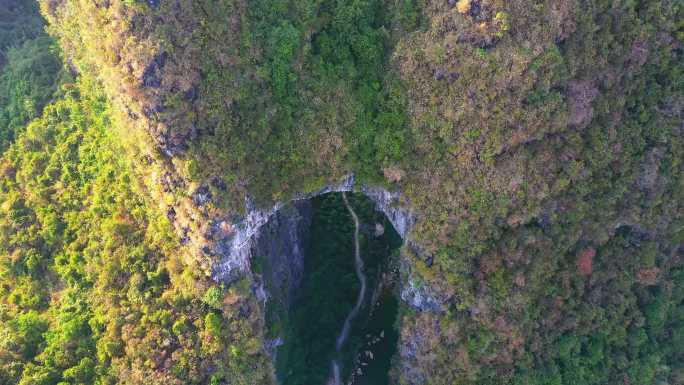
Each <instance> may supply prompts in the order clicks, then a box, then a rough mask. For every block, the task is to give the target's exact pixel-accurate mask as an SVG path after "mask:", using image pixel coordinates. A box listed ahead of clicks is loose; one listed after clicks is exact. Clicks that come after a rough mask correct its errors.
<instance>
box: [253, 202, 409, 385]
mask: <svg viewBox="0 0 684 385" xmlns="http://www.w3.org/2000/svg"><path fill="white" fill-rule="evenodd" d="M355 217H356V221H355ZM357 229H358V232H357ZM356 240H358V251H357V250H356V243H355V241H356ZM401 245H402V239H401V237H400V236H399V234H398V233H397V231H396V230H395V229H394V227H393V226H392V224H391V223H390V221H389V220H388V218H387V217H386V216H385V214H383V213H382V212H381V211H379V210H378V209H377V208H376V205H375V203H374V202H373V201H372V200H370V199H369V198H368V197H366V196H365V195H364V194H360V193H327V194H324V195H320V196H317V197H314V198H311V199H308V200H302V201H296V202H294V203H291V204H289V205H287V206H286V207H284V208H282V209H281V210H279V212H278V213H277V214H276V215H275V216H274V218H272V219H271V220H270V221H269V223H268V224H267V226H266V228H265V229H264V230H263V231H262V234H261V235H260V236H259V237H258V239H257V242H256V243H255V249H254V250H253V255H254V260H253V263H252V270H253V272H254V274H255V276H257V277H258V279H260V280H261V281H262V283H263V287H264V288H265V291H266V292H267V293H268V294H267V295H266V298H267V300H266V301H265V314H266V334H267V340H268V341H271V353H272V355H273V358H274V359H275V365H276V373H277V377H278V383H279V384H282V385H327V384H335V383H336V382H337V383H338V384H354V385H368V384H374V385H382V384H389V369H390V366H391V359H392V356H393V355H394V354H395V352H396V346H397V342H398V331H397V328H396V322H397V316H398V309H399V300H398V298H399V296H398V285H397V282H398V279H399V277H398V274H399V273H398V271H399V269H398V260H399V249H400V247H401ZM357 253H358V258H357ZM359 274H362V275H359ZM363 286H365V290H364V289H363V288H362V287H363ZM355 309H356V310H358V311H355ZM346 324H348V327H347V328H345V325H346ZM345 329H346V331H345ZM347 331H348V332H347ZM343 335H344V336H343ZM335 368H337V369H338V373H339V375H338V378H337V381H335V379H334V377H335V374H334V373H335V371H336V370H335Z"/></svg>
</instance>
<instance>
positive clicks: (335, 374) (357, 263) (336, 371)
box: [328, 192, 366, 385]
mask: <svg viewBox="0 0 684 385" xmlns="http://www.w3.org/2000/svg"><path fill="white" fill-rule="evenodd" d="M342 199H344V205H345V206H347V210H348V211H349V214H351V216H352V218H353V219H354V267H355V269H356V277H357V278H358V279H359V282H360V283H361V289H360V290H359V295H358V297H357V298H356V305H355V306H354V308H353V309H352V310H351V311H350V312H349V314H347V318H346V319H345V320H344V326H343V327H342V331H341V332H340V335H339V337H337V342H336V344H335V350H336V351H337V353H338V355H339V353H340V352H341V351H342V347H343V346H344V343H345V342H346V341H347V338H348V337H349V330H350V329H351V324H352V322H353V321H354V318H356V316H357V315H358V314H359V310H361V306H362V305H363V300H364V298H365V297H366V275H365V274H364V273H363V259H361V247H360V245H359V226H360V225H359V217H358V216H357V215H356V212H354V209H353V208H352V207H351V205H350V204H349V200H347V194H346V193H344V192H343V193H342ZM331 377H332V378H331V380H330V381H328V384H332V385H341V384H342V381H341V379H340V363H339V361H338V360H337V359H334V360H333V361H332V375H331Z"/></svg>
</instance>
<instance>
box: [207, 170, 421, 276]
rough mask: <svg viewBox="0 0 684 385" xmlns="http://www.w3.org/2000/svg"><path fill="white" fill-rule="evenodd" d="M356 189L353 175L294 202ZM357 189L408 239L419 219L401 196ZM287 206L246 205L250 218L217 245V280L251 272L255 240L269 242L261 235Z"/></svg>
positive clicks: (238, 223) (382, 190)
mask: <svg viewBox="0 0 684 385" xmlns="http://www.w3.org/2000/svg"><path fill="white" fill-rule="evenodd" d="M354 187H355V180H354V176H353V175H349V176H348V177H346V178H345V179H344V180H342V181H341V182H340V183H337V184H330V185H327V186H325V187H324V188H322V189H320V190H318V191H316V192H313V193H307V194H300V195H297V196H295V197H294V199H293V202H300V201H305V200H308V199H311V198H314V197H316V196H319V195H323V194H327V193H330V192H343V191H354ZM357 190H358V191H360V192H362V193H363V194H365V195H366V196H368V197H369V198H370V199H371V200H372V201H373V202H375V204H376V205H377V209H378V210H380V211H382V212H383V213H385V215H386V216H387V218H388V219H389V220H390V222H391V223H392V225H393V226H394V228H395V229H396V230H397V233H399V235H400V236H401V237H402V238H403V239H407V237H408V235H409V232H410V230H411V227H412V226H413V224H414V223H415V216H414V214H413V213H412V212H410V210H409V209H408V208H406V206H405V205H404V204H402V203H405V202H401V194H400V193H398V192H390V191H387V190H385V189H383V188H379V187H370V186H359V187H358V189H357ZM285 206H286V204H285V203H282V202H279V203H276V204H275V205H274V206H273V207H272V208H271V209H269V210H260V209H259V208H257V207H256V206H255V205H254V204H253V203H252V202H250V201H248V202H247V203H246V215H245V216H244V217H243V218H242V220H239V221H237V222H236V223H234V224H233V232H232V233H231V234H229V235H228V236H226V237H224V238H223V239H221V240H220V241H219V242H217V246H216V247H217V250H215V252H216V253H215V254H216V255H217V256H218V263H217V264H216V265H215V267H214V270H213V277H214V279H215V280H216V281H221V282H226V283H230V282H231V281H233V280H235V279H236V278H238V277H239V276H241V275H243V274H245V273H247V272H248V271H249V267H250V259H251V257H252V256H253V251H254V241H255V240H256V239H261V240H264V239H265V238H263V237H262V236H261V233H262V231H263V230H264V228H265V227H264V226H265V225H266V224H267V223H268V222H269V220H271V218H273V217H274V216H275V215H276V214H277V213H279V212H280V211H281V210H282V209H283V207H285ZM280 220H283V219H282V218H281V219H280Z"/></svg>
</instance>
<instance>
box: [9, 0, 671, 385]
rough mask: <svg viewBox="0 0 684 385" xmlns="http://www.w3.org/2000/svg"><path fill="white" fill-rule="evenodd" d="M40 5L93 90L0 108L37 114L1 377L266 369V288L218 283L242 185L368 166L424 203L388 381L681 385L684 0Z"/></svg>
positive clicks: (187, 375) (281, 183)
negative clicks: (33, 106) (27, 108)
mask: <svg viewBox="0 0 684 385" xmlns="http://www.w3.org/2000/svg"><path fill="white" fill-rule="evenodd" d="M40 7H41V11H42V13H43V15H44V16H45V18H46V19H47V21H48V24H49V25H48V32H49V33H50V34H51V35H52V36H53V37H54V38H56V39H57V41H58V42H59V46H60V47H61V49H62V51H63V56H64V62H65V63H66V65H67V66H68V68H69V69H70V71H72V72H73V73H74V74H75V76H76V77H77V79H76V80H74V82H69V83H67V85H65V86H63V88H62V89H63V91H62V94H59V95H58V96H57V98H56V100H55V101H54V102H53V103H52V104H50V105H49V106H48V107H46V109H45V111H43V112H42V115H40V116H38V114H37V113H32V114H28V113H26V114H24V113H14V112H11V111H14V110H11V109H9V108H8V109H7V111H10V113H12V114H14V115H13V117H12V119H14V120H11V122H13V123H4V122H5V120H1V119H3V118H2V117H3V115H1V114H0V122H3V126H2V127H0V129H2V130H5V131H3V132H6V131H7V130H6V128H5V127H15V126H22V125H24V122H26V121H28V120H29V119H34V118H35V119H34V120H33V121H32V122H31V123H28V126H26V128H25V129H23V127H22V129H21V130H19V131H25V133H21V134H19V135H18V138H17V139H16V141H14V143H13V144H11V146H10V148H9V150H8V151H7V152H6V153H5V154H4V155H3V158H2V163H1V165H2V166H1V167H2V174H3V180H2V184H1V185H0V186H1V191H0V194H1V195H0V196H2V198H1V201H2V202H1V203H2V206H0V221H1V223H0V230H1V231H0V236H2V237H3V239H2V242H1V245H0V247H1V249H0V255H1V258H0V261H2V270H1V271H0V276H1V277H2V286H1V288H2V289H1V290H2V291H0V292H1V293H2V304H3V305H2V313H1V316H2V328H3V334H2V335H3V337H2V340H0V368H1V369H0V370H1V372H0V378H1V379H2V380H3V381H5V382H7V383H15V382H19V383H22V384H53V383H54V384H56V383H59V382H60V381H63V382H66V383H103V384H104V383H117V382H119V383H143V382H146V383H159V384H167V383H212V384H222V383H226V384H234V383H240V384H262V383H272V382H274V381H275V379H274V369H273V362H272V357H271V356H269V354H268V352H267V349H266V348H265V345H266V342H265V341H264V337H263V331H264V330H263V329H264V314H263V313H264V309H263V307H262V306H261V305H260V304H259V299H258V298H257V297H258V295H257V291H256V290H255V282H254V281H253V278H254V277H253V276H252V275H251V274H249V273H246V272H244V271H235V272H231V273H234V274H230V275H229V278H230V279H228V278H226V279H223V280H218V281H219V282H217V280H216V279H212V275H213V278H216V277H217V275H216V274H215V270H216V266H217V265H218V264H219V263H220V262H222V261H225V260H226V259H230V258H232V257H233V254H231V253H228V252H226V250H225V249H226V248H225V242H226V240H230V239H232V238H231V237H234V236H235V234H238V233H239V231H240V228H241V224H242V223H243V219H244V217H245V216H246V215H247V214H250V213H252V212H255V211H254V209H253V205H251V203H250V204H249V205H246V204H245V202H246V201H249V202H254V207H258V208H264V209H266V208H269V207H271V206H272V205H273V204H275V203H276V202H285V201H287V200H289V199H291V198H292V197H294V196H299V195H298V194H302V193H310V192H314V191H317V190H319V189H321V188H323V187H324V186H327V185H330V184H331V183H335V182H337V181H339V180H340V179H341V178H343V177H344V176H346V175H349V174H354V175H355V176H356V178H357V183H358V184H359V185H363V186H377V187H382V188H385V189H387V190H391V191H396V192H398V193H400V194H401V197H402V202H403V204H404V206H405V207H406V208H407V210H410V211H411V212H412V213H414V214H415V216H416V220H417V222H416V224H415V226H413V228H412V230H411V232H410V233H409V235H408V237H407V240H406V243H405V246H404V247H403V249H402V257H401V260H402V264H401V282H400V285H401V286H402V287H403V288H404V290H403V292H402V293H404V294H407V295H402V297H403V298H404V301H403V302H402V305H401V316H400V321H399V325H398V327H399V329H400V331H401V335H400V342H399V345H400V346H399V353H398V355H397V356H396V357H394V360H393V368H392V371H391V373H392V378H393V381H394V383H398V384H509V383H513V384H678V383H682V382H684V366H682V365H683V363H684V348H682V347H683V346H684V266H683V262H684V261H683V260H682V258H683V257H684V255H683V254H684V217H683V216H684V209H683V207H682V204H683V202H684V196H683V194H684V193H683V192H684V178H683V175H682V172H683V171H684V167H683V165H682V159H683V158H684V154H683V152H684V143H683V138H684V132H683V131H684V124H683V121H684V116H683V112H682V108H683V106H684V94H683V92H682V91H683V89H684V82H683V72H682V71H683V70H684V65H683V60H682V53H683V50H684V47H683V44H684V24H682V22H681V20H682V19H684V9H682V4H681V3H680V2H677V1H671V0H660V1H656V0H624V1H612V0H611V1H608V0H593V1H580V0H569V1H563V0H536V1H523V0H509V1H503V0H449V1H446V0H444V1H427V0H336V1H334V0H292V1H288V0H273V1H245V0H211V1H210V0H195V1H185V0H159V1H157V0H155V1H136V0H127V1H99V0H97V1H89V0H43V1H41V2H40ZM3 36H4V35H3ZM43 38H44V39H47V38H45V37H43ZM38 41H39V40H38V39H36V40H34V43H33V44H47V43H38ZM17 45H18V44H17ZM0 48H2V47H0ZM22 49H23V50H24V52H31V48H30V47H29V46H28V43H26V45H25V47H24V48H22ZM17 52H18V51H15V53H14V58H15V59H14V60H15V62H16V63H21V62H22V61H21V57H22V56H21V54H20V53H17ZM41 52H43V53H44V52H45V51H44V50H41ZM3 57H4V56H3ZM7 57H8V58H9V61H8V62H7V64H5V67H6V68H7V69H5V70H4V71H6V74H5V75H3V78H1V79H0V89H2V88H3V87H8V89H17V88H16V87H18V86H17V84H20V83H19V82H18V80H16V79H17V77H20V78H21V76H19V75H11V74H18V73H23V72H21V71H22V70H21V69H19V70H12V68H22V67H21V66H20V65H19V64H16V65H15V67H12V64H11V63H12V62H13V59H12V57H13V55H12V54H9V55H8V56H7ZM53 58H54V57H53ZM50 60H53V59H50ZM40 62H41V63H46V62H48V60H47V59H44V60H41V61H40ZM12 71H14V72H12ZM57 72H58V71H57V70H55V71H53V72H50V73H55V75H54V76H48V77H47V78H38V79H36V80H30V81H29V84H43V83H41V82H44V81H47V82H46V83H44V84H57V83H59V81H57V80H56V79H58V75H56V73H57ZM29 73H33V72H31V71H29ZM7 74H10V75H7ZM66 81H67V82H68V80H66ZM52 87H56V86H52ZM39 89H40V90H41V92H43V91H44V90H45V89H46V88H45V87H42V86H41V87H40V88H39ZM29 94H30V95H34V93H31V92H29ZM44 95H48V93H43V94H41V96H37V97H36V98H37V99H36V100H40V103H39V104H41V105H42V104H44V103H45V102H46V98H49V97H52V95H53V91H50V92H49V96H44ZM2 98H3V96H2V95H0V102H2V103H0V106H4V105H10V104H11V103H9V102H4V101H3V99H2ZM3 103H4V104H3ZM37 111H40V110H39V109H38V110H37ZM15 115H16V116H17V118H16V119H15V118H14V116H15ZM7 119H9V118H7ZM16 122H19V123H16ZM14 130H15V129H14V128H12V132H14ZM5 137H6V138H7V139H6V141H7V142H8V143H9V142H11V141H12V138H13V136H12V135H8V136H5ZM217 229H218V230H217ZM212 273H214V274H212ZM227 277H228V276H227ZM416 293H419V295H418V294H416ZM418 297H420V298H423V299H425V298H428V299H429V302H430V304H431V306H423V305H422V304H423V303H424V302H421V301H419V300H418V299H417V298H418Z"/></svg>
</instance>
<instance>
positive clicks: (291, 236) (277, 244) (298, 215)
mask: <svg viewBox="0 0 684 385" xmlns="http://www.w3.org/2000/svg"><path fill="white" fill-rule="evenodd" d="M310 225H311V202H310V201H309V200H301V201H296V202H294V203H293V204H291V205H286V206H285V207H283V208H282V209H281V210H279V211H278V212H276V213H275V214H274V215H273V216H272V217H271V219H270V220H269V221H268V223H267V224H265V225H264V226H263V227H262V228H261V231H259V232H258V233H257V234H256V235H255V236H254V238H253V242H251V243H252V245H251V250H250V254H251V255H252V258H256V259H258V260H259V261H260V262H261V263H262V264H263V266H261V271H260V273H259V274H258V276H257V277H255V279H256V280H258V281H259V282H258V283H259V285H260V287H261V288H264V287H265V288H266V289H265V290H263V291H257V293H263V294H261V295H260V296H263V298H262V300H267V299H269V298H268V297H269V296H270V297H271V298H273V297H277V300H278V301H279V302H281V303H282V305H283V306H288V305H290V303H291V302H290V301H291V299H292V298H293V295H294V292H295V291H296V290H297V289H298V288H299V285H300V283H301V281H302V276H303V274H304V244H305V243H306V235H307V233H308V230H309V226H310Z"/></svg>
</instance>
